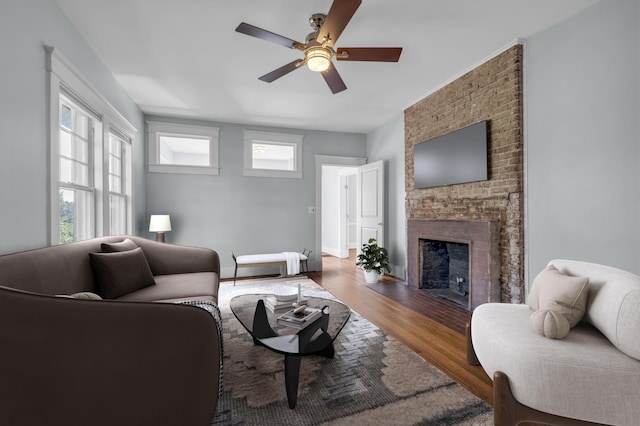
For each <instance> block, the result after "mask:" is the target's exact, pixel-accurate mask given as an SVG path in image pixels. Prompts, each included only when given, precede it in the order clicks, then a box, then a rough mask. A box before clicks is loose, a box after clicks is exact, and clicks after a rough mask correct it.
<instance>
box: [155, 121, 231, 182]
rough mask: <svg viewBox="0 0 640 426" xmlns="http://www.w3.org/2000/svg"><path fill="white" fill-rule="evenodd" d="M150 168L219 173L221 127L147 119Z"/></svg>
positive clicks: (174, 171) (194, 172)
mask: <svg viewBox="0 0 640 426" xmlns="http://www.w3.org/2000/svg"><path fill="white" fill-rule="evenodd" d="M147 124H148V126H149V171H150V172H159V173H192V174H211V175H217V174H218V173H219V164H218V135H219V128H217V127H207V126H195V125H186V124H173V123H161V122H155V121H149V122H147Z"/></svg>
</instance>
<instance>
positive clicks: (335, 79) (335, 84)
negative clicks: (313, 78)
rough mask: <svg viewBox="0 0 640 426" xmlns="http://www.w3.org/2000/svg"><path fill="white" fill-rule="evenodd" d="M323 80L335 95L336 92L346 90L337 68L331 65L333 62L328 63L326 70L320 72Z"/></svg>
mask: <svg viewBox="0 0 640 426" xmlns="http://www.w3.org/2000/svg"><path fill="white" fill-rule="evenodd" d="M320 74H322V77H323V78H324V81H326V82H327V85H328V86H329V89H331V92H332V93H333V94H334V95H335V94H336V93H340V92H342V91H343V90H346V88H347V86H346V85H345V84H344V81H342V77H340V74H338V70H337V69H336V67H334V66H333V63H331V64H330V65H329V68H328V69H327V70H326V71H323V72H321V73H320Z"/></svg>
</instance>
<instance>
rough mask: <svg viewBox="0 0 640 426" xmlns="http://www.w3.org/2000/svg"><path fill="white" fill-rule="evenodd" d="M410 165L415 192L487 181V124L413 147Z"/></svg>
mask: <svg viewBox="0 0 640 426" xmlns="http://www.w3.org/2000/svg"><path fill="white" fill-rule="evenodd" d="M413 166H414V167H413V174H414V187H415V188H416V189H418V188H432V187H434V186H446V185H455V184H458V183H466V182H477V181H481V180H487V178H488V177H487V175H488V172H487V122H486V121H481V122H479V123H476V124H472V125H471V126H468V127H464V128H462V129H460V130H456V131H454V132H451V133H448V134H446V135H443V136H439V137H437V138H434V139H431V140H428V141H426V142H422V143H419V144H416V145H415V146H414V148H413Z"/></svg>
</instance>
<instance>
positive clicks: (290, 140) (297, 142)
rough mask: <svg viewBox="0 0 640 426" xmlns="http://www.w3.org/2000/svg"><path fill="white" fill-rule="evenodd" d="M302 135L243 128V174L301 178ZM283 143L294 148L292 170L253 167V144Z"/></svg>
mask: <svg viewBox="0 0 640 426" xmlns="http://www.w3.org/2000/svg"><path fill="white" fill-rule="evenodd" d="M303 139H304V135H295V134H291V133H274V132H264V131H257V130H244V170H243V174H244V176H255V177H275V178H288V179H302V146H303ZM254 143H264V144H267V145H283V146H290V147H293V148H294V170H275V169H260V168H254V167H253V149H252V148H253V144H254Z"/></svg>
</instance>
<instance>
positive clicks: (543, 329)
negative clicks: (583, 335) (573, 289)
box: [531, 309, 571, 339]
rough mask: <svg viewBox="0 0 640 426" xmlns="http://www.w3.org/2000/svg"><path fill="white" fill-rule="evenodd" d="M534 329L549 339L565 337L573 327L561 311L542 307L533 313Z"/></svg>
mask: <svg viewBox="0 0 640 426" xmlns="http://www.w3.org/2000/svg"><path fill="white" fill-rule="evenodd" d="M531 324H532V325H533V329H534V330H535V331H536V333H538V334H539V335H541V336H544V337H548V338H549V339H564V338H565V337H567V335H568V334H569V331H570V330H571V327H570V326H569V320H568V319H567V318H566V317H565V316H564V315H563V314H561V313H560V312H557V311H553V310H550V309H540V310H537V311H535V312H534V313H533V314H532V315H531Z"/></svg>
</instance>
